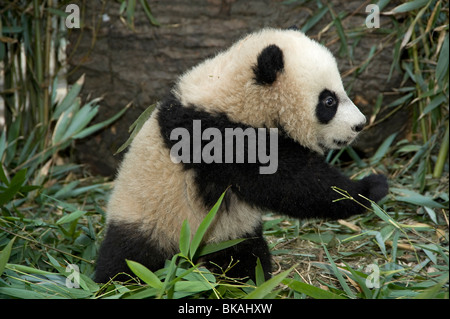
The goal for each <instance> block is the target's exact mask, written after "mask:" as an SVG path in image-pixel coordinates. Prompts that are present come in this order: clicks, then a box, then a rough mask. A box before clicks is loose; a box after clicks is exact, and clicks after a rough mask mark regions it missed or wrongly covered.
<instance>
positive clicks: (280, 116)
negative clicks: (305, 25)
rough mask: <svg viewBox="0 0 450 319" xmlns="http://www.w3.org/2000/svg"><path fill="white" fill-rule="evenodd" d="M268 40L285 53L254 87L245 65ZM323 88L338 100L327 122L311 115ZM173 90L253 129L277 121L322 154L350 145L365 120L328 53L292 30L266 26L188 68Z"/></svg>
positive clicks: (185, 99) (188, 101) (183, 98)
mask: <svg viewBox="0 0 450 319" xmlns="http://www.w3.org/2000/svg"><path fill="white" fill-rule="evenodd" d="M272 43H276V45H277V46H278V47H279V48H280V49H281V50H282V51H283V54H284V55H283V57H284V64H285V68H284V71H283V72H282V73H281V74H280V75H279V77H278V78H277V81H276V82H275V83H274V84H273V85H272V87H271V88H270V89H267V88H265V87H260V86H255V85H254V83H253V74H252V69H251V68H249V67H248V66H249V65H253V64H254V63H255V61H256V58H257V55H258V54H259V53H260V52H261V51H262V50H263V49H264V48H265V47H267V46H268V45H270V44H272ZM324 87H326V88H328V89H329V90H332V91H334V92H335V93H336V94H337V95H338V98H339V99H340V100H341V103H340V105H339V109H338V112H337V114H336V116H335V118H334V119H333V120H332V121H331V123H329V124H327V125H326V126H323V125H320V124H319V123H318V122H317V119H316V118H315V116H314V109H315V107H316V105H317V96H318V95H319V93H320V92H321V91H322V90H323V88H324ZM174 92H175V94H176V96H177V97H178V98H179V99H180V101H181V102H182V104H183V105H189V104H193V105H197V106H199V107H201V108H204V109H205V110H207V111H209V112H225V113H226V114H227V115H228V116H229V117H230V118H231V119H233V120H235V121H236V122H243V123H245V124H248V125H250V126H252V127H275V126H276V124H278V123H279V124H280V125H281V126H282V127H283V128H284V129H285V130H286V132H287V133H288V134H289V136H290V137H292V138H293V139H295V140H296V141H297V142H299V143H300V144H301V145H303V146H305V147H308V148H310V149H312V150H315V151H316V152H319V153H323V148H324V147H323V146H325V147H326V148H328V149H334V148H340V147H342V145H340V146H339V145H336V143H334V140H336V139H337V140H340V141H347V142H348V143H351V142H352V141H353V140H354V138H355V137H356V135H357V132H355V131H354V130H353V127H354V126H356V125H360V124H361V123H364V122H365V121H366V119H365V117H364V115H363V114H362V113H361V112H360V111H359V109H358V108H357V107H356V106H355V105H354V104H353V102H352V101H351V100H350V99H349V98H348V96H347V94H346V92H345V90H344V86H343V84H342V80H341V77H340V74H339V70H338V67H337V64H336V60H335V59H334V57H333V55H332V54H331V52H330V51H329V50H328V49H327V48H326V47H324V46H322V45H321V44H319V43H318V42H316V41H314V40H311V39H310V38H308V37H307V36H306V35H305V34H303V33H301V32H298V31H296V30H280V29H271V28H267V29H263V30H261V31H260V32H256V33H253V34H250V35H248V36H246V37H245V38H243V39H242V40H240V41H238V42H237V43H235V44H234V45H233V46H232V47H231V48H230V49H229V50H227V51H225V52H222V53H220V54H218V55H217V56H215V57H214V58H211V59H209V60H206V61H204V62H203V63H201V64H199V65H198V66H196V67H194V68H193V69H192V70H190V71H188V72H186V73H185V74H184V75H183V76H181V78H180V79H179V81H178V83H177V86H176V87H175V89H174ZM275 121H278V123H276V122H275Z"/></svg>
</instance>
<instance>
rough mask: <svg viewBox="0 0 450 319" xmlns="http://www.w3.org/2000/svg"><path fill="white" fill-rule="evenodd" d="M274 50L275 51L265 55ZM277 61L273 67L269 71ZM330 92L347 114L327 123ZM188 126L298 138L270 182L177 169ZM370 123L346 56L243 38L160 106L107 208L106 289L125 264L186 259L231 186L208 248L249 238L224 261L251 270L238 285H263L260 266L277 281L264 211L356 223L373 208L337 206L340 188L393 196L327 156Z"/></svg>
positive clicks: (274, 38) (307, 44) (276, 37)
mask: <svg viewBox="0 0 450 319" xmlns="http://www.w3.org/2000/svg"><path fill="white" fill-rule="evenodd" d="M270 46H272V49H273V50H266V52H265V49H266V48H268V47H270ZM271 52H274V54H275V55H274V57H271V56H270V53H271ZM265 55H267V56H268V57H267V56H266V60H267V61H266V62H264V61H262V62H260V60H259V59H260V58H261V56H263V57H264V56H265ZM277 55H278V58H277ZM273 60H278V61H273ZM276 63H278V65H277V64H276ZM260 64H261V65H260ZM266 64H267V66H266ZM272 64H274V65H275V66H273V65H272ZM266 67H267V68H269V69H270V68H273V70H271V71H272V73H271V75H272V77H273V76H275V75H276V79H275V78H273V79H269V80H267V83H266V82H264V81H265V80H264V79H263V80H262V81H261V80H258V79H256V82H255V76H256V77H257V78H258V75H255V74H257V71H261V70H260V69H264V68H266ZM263 71H264V70H263ZM258 81H259V82H260V83H257V82H258ZM324 89H326V90H329V91H330V92H333V94H334V95H333V96H334V97H335V99H337V100H338V101H339V106H338V107H337V110H336V114H332V116H329V119H327V120H326V121H322V122H321V121H319V119H318V114H316V112H317V108H318V106H317V105H318V103H323V102H322V101H319V100H318V99H319V96H320V95H321V93H322V92H324ZM326 92H328V91H326ZM186 117H189V118H190V117H192V119H195V118H198V117H202V118H204V119H206V120H209V121H212V123H215V121H217V123H219V120H220V121H222V122H220V123H223V122H225V123H228V124H227V125H232V126H242V125H244V126H246V127H253V128H264V127H265V128H271V127H279V128H281V129H282V131H283V134H286V136H284V135H283V136H282V135H280V139H281V140H280V141H281V144H280V147H281V150H280V151H281V156H282V157H281V158H280V159H279V161H280V164H279V165H280V168H279V170H278V172H277V173H276V174H273V176H259V175H254V174H253V173H251V172H250V171H249V170H248V169H245V170H242V166H232V165H227V166H214V165H212V166H204V165H198V166H186V165H183V164H175V163H174V162H172V160H171V158H170V155H169V152H170V149H169V147H168V143H169V142H170V141H168V140H167V133H166V131H165V130H168V129H169V125H172V124H173V125H175V126H176V125H178V124H177V123H178V122H177V121H178V120H180V122H179V123H182V120H184V119H185V118H186ZM168 122H170V123H168ZM172 122H173V123H172ZM364 122H365V117H364V116H363V115H362V114H361V112H360V111H359V110H358V109H357V107H356V106H355V105H354V104H353V103H352V102H351V100H350V99H349V98H348V96H347V94H346V93H345V90H344V87H343V85H342V81H341V78H340V75H339V71H338V68H337V65H336V61H335V59H334V57H333V56H332V54H331V53H330V51H329V50H328V49H326V48H325V47H324V46H322V45H320V44H319V43H317V42H315V41H313V40H311V39H309V38H308V37H306V36H305V35H304V34H303V33H301V32H299V31H296V30H279V29H271V28H267V29H263V30H261V31H259V32H255V33H252V34H250V35H248V36H246V37H244V38H242V39H241V40H240V41H238V42H236V43H235V44H234V45H233V46H232V47H231V48H229V49H228V50H226V51H224V52H222V53H219V54H218V55H216V56H215V57H213V58H211V59H208V60H206V61H204V62H203V63H201V64H199V65H198V66H196V67H194V68H193V69H191V70H190V71H188V72H186V73H185V74H184V75H182V76H181V77H180V78H179V80H178V82H177V84H176V85H175V87H174V88H173V90H172V98H171V99H169V101H166V102H161V103H160V104H159V105H158V107H157V108H156V109H155V111H154V112H153V114H152V116H151V117H150V119H149V120H148V121H147V122H146V123H145V124H144V125H143V127H142V128H141V130H140V132H139V133H138V134H137V135H136V137H135V138H134V140H133V142H132V144H131V146H130V149H129V151H128V152H127V154H126V155H125V157H124V160H123V162H122V164H121V166H120V169H119V173H118V176H117V179H116V181H115V184H114V190H113V192H112V194H111V198H110V201H109V204H108V207H107V214H108V215H107V227H108V228H107V233H106V238H105V240H104V243H103V245H102V247H101V250H100V255H99V259H98V265H97V273H96V280H97V281H106V280H108V279H109V278H110V277H112V276H114V275H115V274H116V273H117V272H120V271H127V267H126V264H125V262H124V259H125V258H127V259H133V260H137V261H139V262H141V263H143V264H144V265H146V266H147V267H149V268H150V269H152V270H156V269H158V267H161V266H162V265H163V261H164V260H165V259H167V258H170V256H171V255H173V254H175V253H176V252H177V250H178V240H179V234H180V230H181V226H182V223H183V221H184V220H187V221H188V222H189V225H190V228H191V230H192V231H191V234H194V233H195V231H196V229H197V227H198V226H199V224H200V222H201V221H202V220H203V218H204V217H205V215H206V213H207V212H208V211H209V209H210V208H211V203H210V197H211V196H212V197H215V196H216V195H217V194H220V193H222V192H223V191H224V190H225V189H226V188H227V187H228V186H231V187H230V189H229V190H228V192H227V200H226V202H227V204H226V205H222V207H221V210H220V211H219V213H218V214H217V216H216V219H215V220H214V223H213V225H212V227H211V228H210V230H209V232H208V233H207V235H206V238H205V241H206V242H220V241H224V240H229V239H234V238H240V237H247V238H249V239H248V240H247V242H248V244H245V242H246V241H244V243H241V244H239V245H241V246H238V247H236V248H230V249H229V250H227V251H226V252H224V253H223V254H222V255H219V256H214V258H218V259H217V260H216V259H214V258H212V261H213V262H214V264H215V265H217V264H218V263H220V262H222V264H223V265H226V264H229V262H230V261H229V259H230V257H231V258H234V260H235V261H236V260H240V262H241V264H242V266H243V268H245V269H242V270H241V271H238V272H236V275H238V276H239V275H241V276H245V275H247V276H250V277H252V272H253V270H252V269H253V266H252V265H254V264H255V260H256V258H257V257H258V258H260V259H261V261H262V263H263V267H264V268H265V274H266V277H267V276H268V274H269V272H270V254H269V251H268V248H267V245H266V243H265V242H264V240H263V239H262V230H261V225H262V222H261V213H262V212H263V211H265V210H268V209H269V210H275V211H278V212H280V213H285V214H288V215H291V216H296V217H299V218H301V217H328V218H345V217H346V216H349V215H352V214H358V213H361V212H362V209H361V207H359V206H358V205H356V204H352V203H348V201H347V202H346V201H339V202H337V203H336V204H334V203H332V199H333V198H334V197H333V196H334V195H333V194H334V193H333V192H332V191H331V190H330V185H333V183H336V184H338V185H337V186H340V187H342V188H348V190H349V192H350V193H351V194H354V196H357V194H359V193H361V194H363V195H365V196H368V197H370V196H372V199H374V200H379V199H380V198H382V197H383V196H384V195H385V194H386V193H387V184H386V180H385V178H384V177H381V176H379V175H371V176H369V177H368V178H366V179H363V180H361V181H358V182H352V181H350V180H349V179H347V178H346V177H344V176H343V175H341V174H340V173H339V172H337V171H336V170H334V169H333V168H330V167H329V166H328V165H326V164H325V163H323V158H322V156H321V154H323V153H324V151H325V150H326V149H334V148H339V147H342V146H344V145H346V144H349V143H350V142H351V141H353V140H354V138H355V137H356V135H357V133H358V131H359V130H360V129H361V126H362V125H363V124H364ZM183 123H184V124H179V125H186V122H183ZM217 125H219V124H217ZM221 125H222V124H221ZM166 126H167V127H166ZM355 127H360V128H359V129H355ZM283 154H284V155H283ZM314 154H316V155H314ZM283 156H284V157H283ZM250 170H251V169H250ZM252 174H253V175H252ZM215 199H218V196H217V197H215ZM218 260H219V261H218ZM206 261H208V259H206ZM238 268H239V267H238ZM248 268H250V269H248Z"/></svg>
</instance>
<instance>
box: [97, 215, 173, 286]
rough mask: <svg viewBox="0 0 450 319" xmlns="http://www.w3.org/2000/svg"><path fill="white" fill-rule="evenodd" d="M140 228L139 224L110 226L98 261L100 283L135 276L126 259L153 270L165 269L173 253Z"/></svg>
mask: <svg viewBox="0 0 450 319" xmlns="http://www.w3.org/2000/svg"><path fill="white" fill-rule="evenodd" d="M138 228H139V225H136V224H133V223H115V222H110V223H109V225H108V228H107V230H106V236H105V239H104V240H103V242H102V244H101V246H100V251H99V255H98V258H97V265H96V270H95V278H94V280H95V281H96V282H99V283H105V282H107V281H108V280H110V279H111V278H114V280H118V281H126V280H129V279H130V278H131V276H133V273H132V272H131V270H130V268H129V267H128V265H127V263H126V259H128V260H132V261H136V262H138V263H140V264H142V265H144V266H145V267H147V268H149V269H150V270H152V271H155V270H158V269H160V268H162V267H163V266H164V262H165V260H166V259H167V258H169V257H170V254H169V253H166V252H164V251H163V250H161V249H160V247H158V245H157V244H156V243H154V242H152V241H151V240H149V238H148V235H147V236H144V234H142V233H139V232H137V231H136V230H137V229H138ZM117 274H119V275H117ZM125 274H129V275H130V276H128V275H125Z"/></svg>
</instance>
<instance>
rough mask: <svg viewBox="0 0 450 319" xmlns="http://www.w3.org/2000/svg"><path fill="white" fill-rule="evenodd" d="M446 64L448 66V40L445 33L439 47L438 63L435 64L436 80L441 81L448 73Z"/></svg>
mask: <svg viewBox="0 0 450 319" xmlns="http://www.w3.org/2000/svg"><path fill="white" fill-rule="evenodd" d="M448 66H449V40H448V33H447V35H446V36H445V40H444V43H443V45H442V48H441V53H440V54H439V59H438V63H437V65H436V78H437V80H438V82H441V81H442V80H443V78H444V76H445V75H446V74H447V73H448Z"/></svg>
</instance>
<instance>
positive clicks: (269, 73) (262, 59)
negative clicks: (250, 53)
mask: <svg viewBox="0 0 450 319" xmlns="http://www.w3.org/2000/svg"><path fill="white" fill-rule="evenodd" d="M283 69H284V59H283V51H281V49H280V48H279V47H278V46H276V45H275V44H271V45H269V46H267V47H265V48H264V49H263V50H262V51H261V53H260V54H259V55H258V59H257V63H256V65H255V66H254V67H253V73H254V74H255V78H254V79H255V81H256V83H257V84H261V85H265V84H272V83H273V82H275V80H276V79H277V73H278V72H282V71H283Z"/></svg>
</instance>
